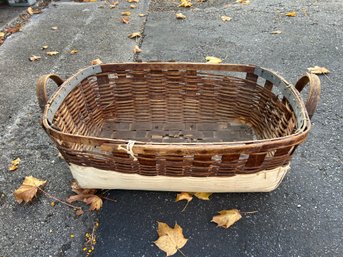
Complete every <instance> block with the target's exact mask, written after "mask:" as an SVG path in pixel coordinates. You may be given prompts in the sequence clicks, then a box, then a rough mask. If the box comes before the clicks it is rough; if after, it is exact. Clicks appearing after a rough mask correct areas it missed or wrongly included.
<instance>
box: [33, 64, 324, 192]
mask: <svg viewBox="0 0 343 257" xmlns="http://www.w3.org/2000/svg"><path fill="white" fill-rule="evenodd" d="M49 79H52V80H53V81H55V82H56V83H57V85H58V86H59V88H58V90H57V91H56V92H55V93H54V94H53V96H52V97H51V98H50V100H48V97H47V91H46V86H47V81H48V80H49ZM306 85H309V92H308V100H307V102H306V105H305V104H304V102H303V101H302V99H301V96H300V94H299V92H300V91H301V90H302V89H303V88H304V87H305V86H306ZM319 94H320V81H319V79H318V77H317V76H316V75H312V74H305V75H304V76H303V77H302V78H300V79H299V81H298V82H297V83H296V85H295V86H293V85H292V84H290V83H288V82H287V81H286V80H285V79H283V78H282V77H280V76H279V75H277V74H276V73H275V72H273V71H270V70H267V69H264V68H261V67H258V66H254V65H239V64H201V63H163V62H159V63H157V62H150V63H116V64H101V65H95V66H91V67H88V68H85V69H83V70H80V71H79V72H78V73H77V74H75V75H74V76H72V77H70V78H69V79H67V80H66V81H63V80H62V79H61V78H60V77H58V76H57V75H55V74H49V75H46V76H43V77H41V78H40V79H39V80H38V83H37V96H38V100H39V105H40V107H41V109H42V110H43V120H42V124H43V128H44V129H45V131H46V132H47V133H48V135H49V136H50V137H51V139H52V140H53V141H54V142H55V144H56V145H57V148H58V149H59V151H60V152H61V154H62V155H63V157H64V159H65V160H66V161H67V163H68V164H69V166H70V169H71V172H72V174H73V176H74V178H75V179H76V180H77V182H78V183H79V184H80V186H81V187H84V188H103V189H137V190H138V189H139V190H163V191H188V192H267V191H271V190H274V189H275V188H277V186H278V185H279V184H280V182H281V181H282V179H283V177H284V176H285V174H286V172H287V170H288V169H289V164H290V160H291V157H292V154H293V153H294V150H295V149H296V147H297V146H298V145H299V144H300V143H302V142H303V141H304V140H305V138H306V136H307V134H308V132H309V131H310V128H311V123H310V117H311V116H312V115H313V113H314V112H315V109H316V105H317V102H318V101H319Z"/></svg>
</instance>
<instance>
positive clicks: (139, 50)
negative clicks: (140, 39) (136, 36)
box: [133, 46, 142, 54]
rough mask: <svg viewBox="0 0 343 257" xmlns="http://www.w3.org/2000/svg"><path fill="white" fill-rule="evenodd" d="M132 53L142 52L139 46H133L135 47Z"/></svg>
mask: <svg viewBox="0 0 343 257" xmlns="http://www.w3.org/2000/svg"><path fill="white" fill-rule="evenodd" d="M133 52H134V53H135V54H137V53H141V52H142V49H140V48H139V46H135V47H134V48H133Z"/></svg>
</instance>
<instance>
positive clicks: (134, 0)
mask: <svg viewBox="0 0 343 257" xmlns="http://www.w3.org/2000/svg"><path fill="white" fill-rule="evenodd" d="M127 1H128V2H129V3H138V2H139V0H127Z"/></svg>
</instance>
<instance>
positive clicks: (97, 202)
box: [84, 195, 102, 211]
mask: <svg viewBox="0 0 343 257" xmlns="http://www.w3.org/2000/svg"><path fill="white" fill-rule="evenodd" d="M84 202H85V203H86V204H88V205H90V206H89V210H90V211H94V210H100V208H101V207H102V199H101V198H100V197H99V196H97V195H92V196H90V197H88V198H86V199H84Z"/></svg>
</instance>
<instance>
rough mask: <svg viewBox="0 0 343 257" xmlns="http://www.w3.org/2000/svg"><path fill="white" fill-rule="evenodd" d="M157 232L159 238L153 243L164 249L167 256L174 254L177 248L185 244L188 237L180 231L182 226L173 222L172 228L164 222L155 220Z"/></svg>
mask: <svg viewBox="0 0 343 257" xmlns="http://www.w3.org/2000/svg"><path fill="white" fill-rule="evenodd" d="M157 223H158V228H157V233H158V236H159V238H158V239H157V240H156V241H155V242H154V243H155V245H156V246H157V247H158V248H160V249H161V250H162V251H164V252H165V253H166V254H167V256H171V255H174V254H175V253H176V252H177V251H178V250H179V251H180V249H181V248H182V247H184V246H185V244H186V243H187V241H188V239H186V238H185V237H184V235H183V233H182V228H181V227H180V226H179V225H178V224H175V226H174V228H171V227H169V226H168V225H167V224H166V223H163V222H157Z"/></svg>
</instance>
